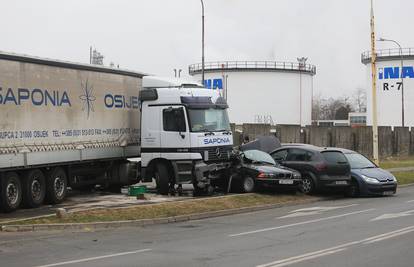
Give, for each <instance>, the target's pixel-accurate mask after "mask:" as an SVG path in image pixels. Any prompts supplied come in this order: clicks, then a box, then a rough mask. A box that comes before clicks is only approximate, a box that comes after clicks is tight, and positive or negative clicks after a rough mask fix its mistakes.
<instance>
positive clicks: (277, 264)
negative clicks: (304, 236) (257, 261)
mask: <svg viewBox="0 0 414 267" xmlns="http://www.w3.org/2000/svg"><path fill="white" fill-rule="evenodd" d="M344 250H346V248H340V249H336V250H328V251H325V252H318V251H316V252H314V253H308V254H304V255H301V256H296V257H292V258H287V259H284V260H280V261H274V262H271V263H268V264H263V265H258V266H256V267H282V266H287V265H291V264H294V263H299V262H302V261H307V260H311V259H315V258H319V257H323V256H328V255H331V254H334V253H338V252H341V251H344Z"/></svg>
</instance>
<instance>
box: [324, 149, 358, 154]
mask: <svg viewBox="0 0 414 267" xmlns="http://www.w3.org/2000/svg"><path fill="white" fill-rule="evenodd" d="M331 148H333V149H335V150H338V151H341V152H342V153H344V154H359V153H358V152H356V151H353V150H350V149H346V148H340V147H327V149H331Z"/></svg>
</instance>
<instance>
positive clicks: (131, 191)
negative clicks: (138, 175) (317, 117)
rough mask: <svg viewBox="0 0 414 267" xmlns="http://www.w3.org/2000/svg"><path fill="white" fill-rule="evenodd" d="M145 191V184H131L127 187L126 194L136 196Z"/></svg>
mask: <svg viewBox="0 0 414 267" xmlns="http://www.w3.org/2000/svg"><path fill="white" fill-rule="evenodd" d="M146 192H147V186H146V185H131V186H129V187H128V196H138V195H142V194H145V193H146Z"/></svg>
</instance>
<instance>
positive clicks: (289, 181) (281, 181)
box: [279, 180, 293, 184]
mask: <svg viewBox="0 0 414 267" xmlns="http://www.w3.org/2000/svg"><path fill="white" fill-rule="evenodd" d="M279 184H293V180H279Z"/></svg>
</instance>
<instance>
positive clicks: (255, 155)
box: [243, 150, 276, 165]
mask: <svg viewBox="0 0 414 267" xmlns="http://www.w3.org/2000/svg"><path fill="white" fill-rule="evenodd" d="M243 153H244V157H245V158H246V159H249V160H251V161H252V162H253V163H269V164H272V165H276V162H275V160H274V159H273V158H272V157H271V156H270V155H269V154H267V153H265V152H263V151H259V150H247V151H244V152H243Z"/></svg>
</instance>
